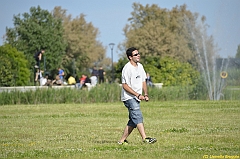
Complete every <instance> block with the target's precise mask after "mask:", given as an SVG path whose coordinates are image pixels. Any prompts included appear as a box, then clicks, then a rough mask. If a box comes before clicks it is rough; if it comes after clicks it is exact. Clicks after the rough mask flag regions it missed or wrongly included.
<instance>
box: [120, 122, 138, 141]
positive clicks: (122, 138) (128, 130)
mask: <svg viewBox="0 0 240 159" xmlns="http://www.w3.org/2000/svg"><path fill="white" fill-rule="evenodd" d="M133 129H134V127H131V126H128V125H127V126H126V127H125V129H124V132H123V135H122V137H121V139H120V140H119V141H120V142H123V141H124V140H125V139H127V137H128V136H129V135H130V134H131V132H132V131H133Z"/></svg>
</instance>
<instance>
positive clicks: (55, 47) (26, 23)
mask: <svg viewBox="0 0 240 159" xmlns="http://www.w3.org/2000/svg"><path fill="white" fill-rule="evenodd" d="M13 21H14V28H7V33H6V35H7V38H6V42H7V43H9V44H11V45H12V46H13V47H15V48H16V49H17V50H19V51H22V52H23V53H24V54H25V56H26V59H27V61H29V64H30V65H29V66H28V67H29V69H30V70H31V69H32V68H33V66H34V65H35V61H34V58H33V56H34V54H35V53H36V52H37V51H39V50H40V49H42V48H45V54H44V56H45V59H46V69H47V70H48V71H49V72H51V71H53V70H56V69H57V67H58V66H60V65H61V64H62V57H63V55H64V54H65V48H66V45H65V43H64V40H63V27H62V22H61V20H60V19H57V18H54V17H53V16H52V15H51V13H50V12H48V11H47V10H42V9H41V8H40V6H38V7H37V8H36V7H31V8H30V13H23V14H22V15H20V14H18V15H15V16H14V18H13ZM43 58H44V57H43ZM41 65H42V66H41V68H43V60H42V62H41Z"/></svg>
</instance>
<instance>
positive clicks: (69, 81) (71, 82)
mask: <svg viewBox="0 0 240 159" xmlns="http://www.w3.org/2000/svg"><path fill="white" fill-rule="evenodd" d="M68 84H69V85H74V84H76V80H75V78H73V76H70V77H69V78H68Z"/></svg>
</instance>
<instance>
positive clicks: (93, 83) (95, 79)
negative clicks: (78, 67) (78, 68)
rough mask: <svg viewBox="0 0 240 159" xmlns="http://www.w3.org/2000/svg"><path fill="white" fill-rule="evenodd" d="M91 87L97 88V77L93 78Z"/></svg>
mask: <svg viewBox="0 0 240 159" xmlns="http://www.w3.org/2000/svg"><path fill="white" fill-rule="evenodd" d="M90 80H91V85H93V86H96V85H97V76H91V77H90Z"/></svg>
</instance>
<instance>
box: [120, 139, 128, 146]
mask: <svg viewBox="0 0 240 159" xmlns="http://www.w3.org/2000/svg"><path fill="white" fill-rule="evenodd" d="M118 144H119V145H127V144H128V141H127V140H124V141H123V142H120V141H118Z"/></svg>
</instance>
